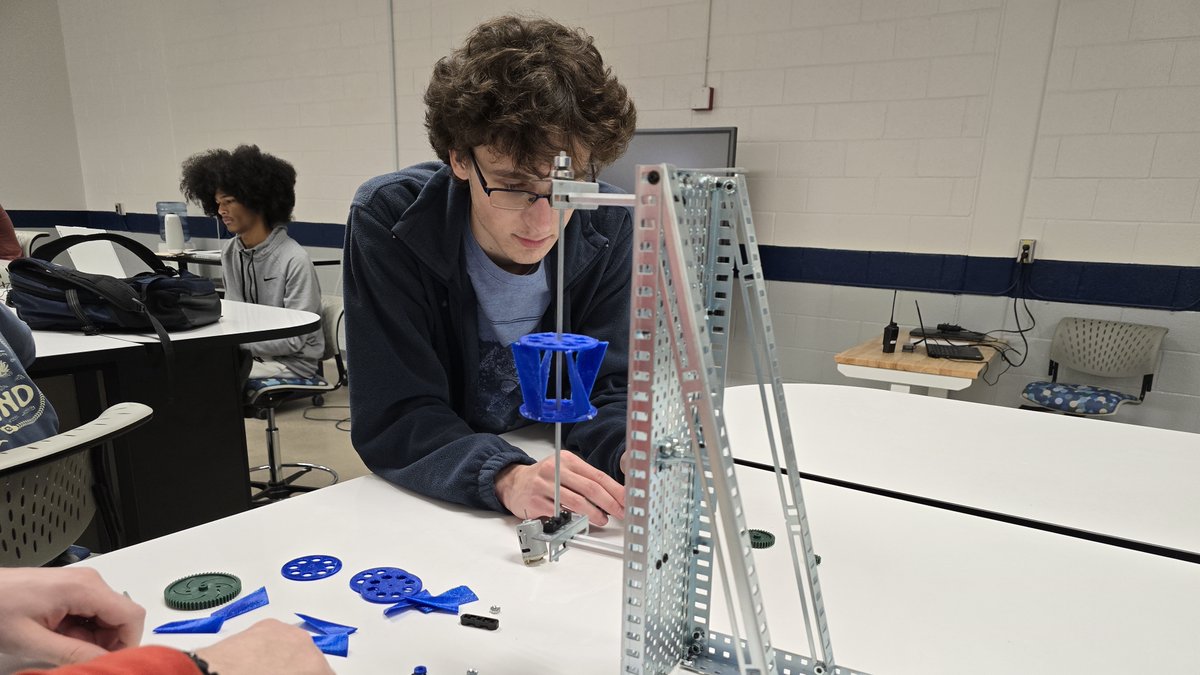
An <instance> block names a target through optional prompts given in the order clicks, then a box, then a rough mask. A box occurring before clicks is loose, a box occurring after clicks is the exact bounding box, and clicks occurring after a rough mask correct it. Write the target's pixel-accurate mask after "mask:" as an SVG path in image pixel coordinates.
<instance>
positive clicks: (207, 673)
mask: <svg viewBox="0 0 1200 675" xmlns="http://www.w3.org/2000/svg"><path fill="white" fill-rule="evenodd" d="M184 655H186V656H187V657H188V658H189V659H191V660H192V663H194V664H196V667H197V668H199V669H200V673H201V675H217V673H215V672H213V671H211V670H209V669H208V661H205V660H204V659H202V658H200V657H199V656H196V652H184Z"/></svg>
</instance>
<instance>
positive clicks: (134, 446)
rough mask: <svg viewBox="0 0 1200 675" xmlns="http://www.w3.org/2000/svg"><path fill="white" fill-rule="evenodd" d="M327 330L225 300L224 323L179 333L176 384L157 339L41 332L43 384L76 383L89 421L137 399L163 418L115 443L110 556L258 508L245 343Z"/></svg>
mask: <svg viewBox="0 0 1200 675" xmlns="http://www.w3.org/2000/svg"><path fill="white" fill-rule="evenodd" d="M319 326H320V317H319V316H318V315H316V314H313V313H311V312H302V311H297V310H290V309H282V308H278V307H267V306H262V305H252V304H247V303H242V302H233V301H223V303H222V316H221V319H220V321H217V322H215V323H212V324H209V325H207V326H201V327H199V328H193V329H190V330H182V331H172V332H171V343H172V345H173V347H174V354H175V357H174V359H173V360H172V362H171V374H172V377H171V378H168V377H167V376H166V372H167V369H166V367H165V364H164V358H163V351H162V349H161V348H160V347H159V346H158V341H159V340H158V336H157V335H154V334H153V333H145V334H139V333H117V332H113V333H108V334H105V335H83V334H81V333H77V332H76V333H68V332H57V331H34V341H35V342H36V344H37V349H38V360H37V361H36V362H35V363H34V364H33V367H32V368H30V374H31V375H33V376H34V377H43V376H54V375H71V376H73V378H74V382H75V388H74V394H75V400H74V401H66V402H63V401H56V402H55V404H56V406H58V407H62V406H63V405H70V406H78V408H79V414H80V417H81V418H82V419H83V420H84V421H86V420H89V419H91V418H93V417H95V416H96V415H97V414H99V412H100V411H101V410H103V409H104V408H106V407H108V406H109V405H110V404H112V403H116V402H121V401H136V402H139V403H145V404H146V405H149V406H150V407H151V408H153V409H154V419H153V420H151V421H150V422H149V423H148V424H146V425H145V426H144V427H142V428H140V429H137V430H135V431H133V432H131V433H129V434H127V435H125V436H122V437H120V438H118V439H116V440H114V441H113V442H112V457H111V462H110V463H109V474H108V475H107V476H104V477H103V479H104V482H105V484H106V485H108V486H109V487H110V488H111V489H112V490H113V492H114V494H115V495H116V499H117V502H118V504H117V509H118V511H119V513H118V517H119V519H120V521H121V524H122V526H123V528H124V532H123V533H121V534H120V535H119V536H117V537H115V539H114V540H109V539H107V538H105V539H102V540H101V541H99V542H91V543H93V544H94V545H98V546H100V547H101V548H103V549H105V550H107V549H109V548H112V547H116V546H120V545H124V544H127V543H135V542H139V541H145V540H147V539H151V538H153V537H156V536H160V535H163V534H167V533H169V532H175V531H177V530H180V529H183V528H186V527H191V526H193V525H198V524H200V523H206V522H209V521H212V520H215V519H217V518H221V517H224V516H227V515H230V514H233V513H237V512H239V511H242V510H245V509H247V508H249V507H250V478H249V465H248V459H247V454H246V427H245V422H244V418H243V415H242V385H243V384H244V382H243V381H242V380H241V375H240V372H239V364H240V358H239V355H238V349H239V345H240V344H243V343H247V342H255V341H258V340H268V339H274V338H280V337H287V336H291V335H302V334H304V333H308V332H310V331H312V330H315V329H317V328H318V327H319Z"/></svg>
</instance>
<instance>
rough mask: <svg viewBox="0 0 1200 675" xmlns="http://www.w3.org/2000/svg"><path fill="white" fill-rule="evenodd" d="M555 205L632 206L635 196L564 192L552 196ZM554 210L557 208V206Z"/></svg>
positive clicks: (634, 202)
mask: <svg viewBox="0 0 1200 675" xmlns="http://www.w3.org/2000/svg"><path fill="white" fill-rule="evenodd" d="M554 198H555V202H556V203H557V204H570V205H572V206H630V207H632V206H634V205H636V204H637V196H636V195H627V194H621V193H614V192H566V193H559V194H556V195H554ZM555 208H558V207H557V206H556V207H555Z"/></svg>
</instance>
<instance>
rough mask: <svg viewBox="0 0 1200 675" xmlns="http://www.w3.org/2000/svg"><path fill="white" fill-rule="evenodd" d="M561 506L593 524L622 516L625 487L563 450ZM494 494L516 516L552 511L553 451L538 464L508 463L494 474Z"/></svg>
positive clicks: (541, 514)
mask: <svg viewBox="0 0 1200 675" xmlns="http://www.w3.org/2000/svg"><path fill="white" fill-rule="evenodd" d="M560 476H561V479H562V490H561V492H560V493H559V499H560V500H561V502H562V507H563V508H565V509H567V510H568V511H574V512H575V513H580V514H583V515H585V516H587V517H588V520H589V521H590V522H591V523H592V524H593V525H604V524H606V523H608V517H609V516H613V517H615V518H620V519H624V518H625V488H624V487H623V486H622V485H621V484H619V483H617V481H615V480H613V479H612V478H611V477H610V476H609V475H608V474H606V473H604V472H603V471H601V470H600V469H597V468H596V467H594V466H592V465H591V464H588V463H587V462H585V461H583V460H582V459H580V458H579V456H578V455H576V454H575V453H573V452H569V451H566V450H564V451H563V453H562V467H561V469H560ZM496 498H497V499H499V500H500V503H501V504H504V508H506V509H508V510H509V511H511V512H512V513H513V515H515V516H517V517H519V518H538V517H541V516H553V515H555V514H554V455H551V456H549V457H547V458H546V459H543V460H542V461H540V462H538V463H537V464H530V465H523V464H511V465H509V466H507V467H505V468H504V469H502V470H501V471H500V473H498V474H496Z"/></svg>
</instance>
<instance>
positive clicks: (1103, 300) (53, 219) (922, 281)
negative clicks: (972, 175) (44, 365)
mask: <svg viewBox="0 0 1200 675" xmlns="http://www.w3.org/2000/svg"><path fill="white" fill-rule="evenodd" d="M8 213H9V215H10V216H11V217H12V219H13V224H14V225H16V226H17V227H24V228H52V227H54V226H55V225H79V226H85V227H95V228H99V229H105V230H114V231H117V232H142V233H149V234H157V233H158V217H157V216H156V215H154V214H149V213H129V214H126V215H124V216H119V215H117V214H116V213H112V212H103V211H19V210H18V211H9V212H8ZM188 227H189V229H190V230H191V232H192V234H193V236H201V237H204V236H212V235H213V234H214V233H215V231H216V227H215V225H214V223H213V219H212V218H208V217H203V216H188ZM288 234H290V235H291V236H292V238H294V239H295V240H296V241H298V242H300V243H301V244H303V245H304V246H314V247H322V248H341V246H342V242H343V240H344V238H345V234H346V226H345V225H344V224H342V223H308V222H295V223H291V224H290V225H289V226H288ZM226 236H228V234H227V233H226ZM759 252H760V254H761V256H762V265H763V276H764V277H766V278H767V279H770V280H773V281H800V282H805V283H813V284H833V285H838V286H862V287H866V288H889V289H890V288H899V289H902V290H913V291H928V292H933V293H963V294H968V295H1008V296H1012V295H1015V293H1016V292H1017V283H1016V282H1017V280H1018V274H1019V273H1020V272H1021V270H1020V269H1019V267H1018V265H1017V263H1016V261H1014V260H1013V259H1012V258H988V257H982V256H965V255H949V254H946V255H942V254H932V253H898V252H893V251H849V250H842V249H825V248H804V247H798V246H760V247H759ZM1022 282H1023V283H1022V284H1021V288H1022V289H1023V290H1024V292H1025V294H1026V296H1027V297H1030V298H1036V299H1038V300H1051V301H1054V302H1069V303H1081V304H1090V305H1114V306H1118V307H1143V308H1149V309H1166V310H1174V311H1196V310H1200V267H1177V266H1172V265H1140V264H1122V263H1093V262H1073V261H1064V260H1039V261H1037V262H1036V263H1034V264H1033V265H1031V266H1029V268H1027V270H1026V271H1025V277H1024V278H1023V279H1022Z"/></svg>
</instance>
